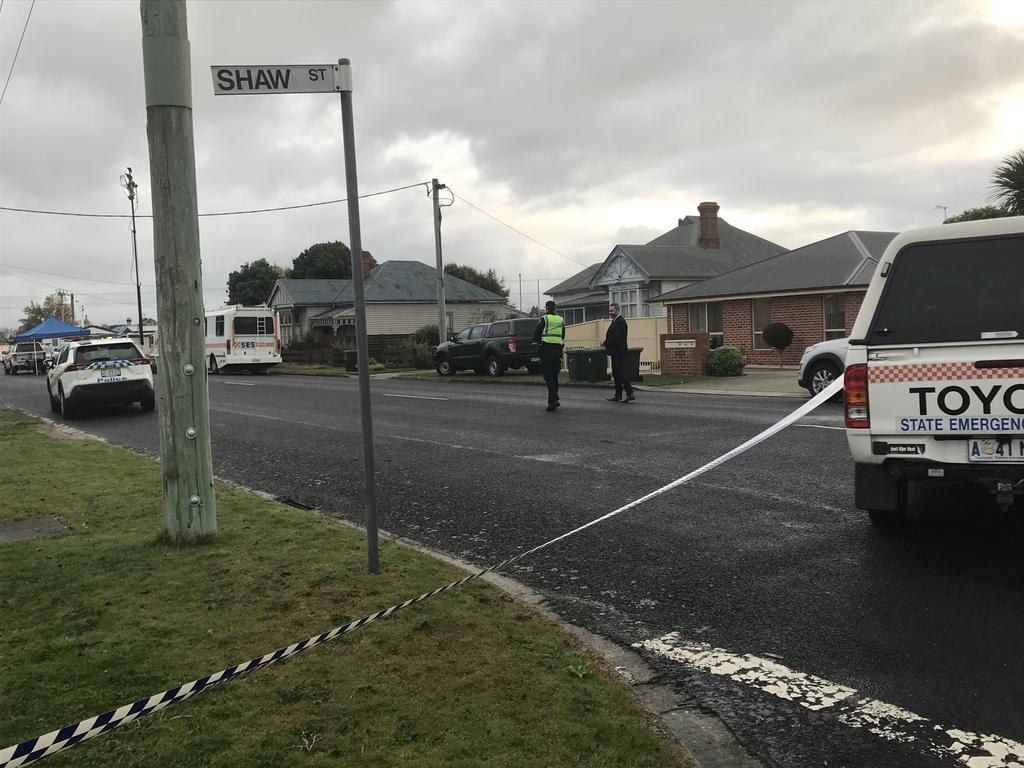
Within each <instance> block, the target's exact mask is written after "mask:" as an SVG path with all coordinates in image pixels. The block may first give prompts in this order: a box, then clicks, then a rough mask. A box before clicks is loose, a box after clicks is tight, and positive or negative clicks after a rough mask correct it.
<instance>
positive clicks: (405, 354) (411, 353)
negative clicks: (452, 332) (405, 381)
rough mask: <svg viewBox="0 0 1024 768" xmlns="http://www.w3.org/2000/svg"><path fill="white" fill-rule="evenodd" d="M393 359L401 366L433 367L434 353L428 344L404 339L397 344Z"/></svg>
mask: <svg viewBox="0 0 1024 768" xmlns="http://www.w3.org/2000/svg"><path fill="white" fill-rule="evenodd" d="M433 327H434V328H436V326H433ZM394 361H395V364H396V365H398V366H399V367H402V368H433V367H434V353H433V352H432V351H431V345H430V344H424V343H422V342H417V341H414V340H413V339H406V340H405V341H402V342H400V343H399V344H398V345H397V347H396V349H395V356H394Z"/></svg>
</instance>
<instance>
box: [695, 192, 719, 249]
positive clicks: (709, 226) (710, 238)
mask: <svg viewBox="0 0 1024 768" xmlns="http://www.w3.org/2000/svg"><path fill="white" fill-rule="evenodd" d="M697 210H698V211H699V212H700V238H699V239H698V242H699V243H700V244H701V245H702V246H704V247H705V248H709V249H711V250H714V251H717V250H718V249H719V248H721V247H722V241H721V240H719V239H718V203H713V202H712V203H701V204H700V205H698V206H697Z"/></svg>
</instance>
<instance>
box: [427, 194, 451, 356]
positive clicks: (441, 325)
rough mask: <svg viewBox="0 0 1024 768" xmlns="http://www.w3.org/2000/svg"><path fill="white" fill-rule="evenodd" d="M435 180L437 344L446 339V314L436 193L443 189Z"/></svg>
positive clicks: (439, 214)
mask: <svg viewBox="0 0 1024 768" xmlns="http://www.w3.org/2000/svg"><path fill="white" fill-rule="evenodd" d="M444 188H445V186H444V184H438V183H437V179H431V180H430V190H431V193H432V195H433V197H434V255H435V256H436V257H437V343H438V344H440V343H441V342H443V341H446V340H447V339H448V331H447V328H448V323H447V317H448V314H447V312H445V306H444V262H443V261H442V260H441V205H440V204H439V203H438V200H437V193H438V192H439V191H440V190H442V189H444Z"/></svg>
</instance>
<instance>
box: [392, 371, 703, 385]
mask: <svg viewBox="0 0 1024 768" xmlns="http://www.w3.org/2000/svg"><path fill="white" fill-rule="evenodd" d="M400 378H402V379H424V380H433V381H480V382H484V381H486V382H491V383H494V384H543V383H544V377H543V376H540V375H538V374H532V373H527V372H525V371H506V372H505V374H504V375H503V376H487V375H486V374H479V373H475V372H473V371H459V372H458V373H456V374H455V375H454V376H439V375H438V374H437V372H436V371H416V372H414V373H406V374H402V376H401V377H400ZM693 378H694V377H691V376H675V375H662V374H660V373H647V374H644V380H643V381H638V382H636V385H637V386H639V387H667V386H670V385H673V384H687V383H689V382H690V381H691V379H693ZM558 382H559V386H561V385H563V384H564V385H566V386H571V387H576V386H579V387H611V386H613V384H612V380H611V379H610V378H609V379H608V380H607V381H572V382H571V381H569V373H568V372H567V371H562V372H561V373H560V374H559V375H558Z"/></svg>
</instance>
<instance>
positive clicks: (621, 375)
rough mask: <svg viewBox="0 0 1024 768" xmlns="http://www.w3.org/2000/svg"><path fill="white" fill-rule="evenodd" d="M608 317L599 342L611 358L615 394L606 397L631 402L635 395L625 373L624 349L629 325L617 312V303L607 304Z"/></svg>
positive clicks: (617, 401) (626, 343)
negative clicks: (602, 338) (610, 320)
mask: <svg viewBox="0 0 1024 768" xmlns="http://www.w3.org/2000/svg"><path fill="white" fill-rule="evenodd" d="M608 317H610V318H611V319H612V322H611V325H609V326H608V332H607V333H606V334H605V336H604V341H602V342H601V346H602V347H604V349H605V352H607V353H608V357H610V358H611V359H612V379H613V380H614V381H615V395H614V397H609V398H608V399H609V400H610V401H611V402H613V403H632V402H633V401H634V400H636V397H634V396H633V387H632V386H631V385H630V383H629V375H628V374H627V373H626V350H627V349H628V348H629V344H628V342H627V340H626V335H627V333H628V332H629V327H628V326H627V325H626V318H624V317H623V316H622V315H621V313H620V312H619V305H618V304H610V305H609V306H608ZM623 392H625V393H626V397H625V398H623V397H622V393H623Z"/></svg>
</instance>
